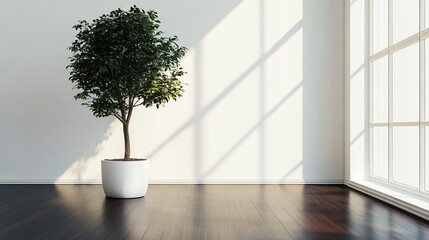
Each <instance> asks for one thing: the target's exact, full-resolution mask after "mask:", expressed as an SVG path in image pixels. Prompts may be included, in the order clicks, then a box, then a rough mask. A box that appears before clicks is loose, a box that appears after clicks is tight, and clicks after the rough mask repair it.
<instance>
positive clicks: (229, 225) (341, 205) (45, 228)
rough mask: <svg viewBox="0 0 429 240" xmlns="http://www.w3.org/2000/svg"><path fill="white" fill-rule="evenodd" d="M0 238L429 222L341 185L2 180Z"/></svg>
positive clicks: (422, 230) (229, 233) (258, 231)
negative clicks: (120, 190) (114, 186)
mask: <svg viewBox="0 0 429 240" xmlns="http://www.w3.org/2000/svg"><path fill="white" fill-rule="evenodd" d="M0 239H185V240H191V239H222V240H223V239H246V240H247V239H258V240H259V239H407V240H409V239H429V224H428V222H426V221H423V220H421V219H418V218H415V217H413V216H412V215H409V214H407V213H405V212H402V211H400V210H398V209H396V208H393V207H391V206H389V205H386V204H384V203H382V202H380V201H378V200H375V199H373V198H370V197H368V196H366V195H363V194H361V193H359V192H356V191H354V190H351V189H350V188H347V187H345V186H341V185H151V186H150V187H149V190H148V193H147V195H146V197H145V198H139V199H129V200H120V199H109V198H105V196H104V194H103V190H102V187H101V186H100V185H0Z"/></svg>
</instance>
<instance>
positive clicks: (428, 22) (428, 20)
mask: <svg viewBox="0 0 429 240" xmlns="http://www.w3.org/2000/svg"><path fill="white" fill-rule="evenodd" d="M428 27H429V0H426V1H425V28H428Z"/></svg>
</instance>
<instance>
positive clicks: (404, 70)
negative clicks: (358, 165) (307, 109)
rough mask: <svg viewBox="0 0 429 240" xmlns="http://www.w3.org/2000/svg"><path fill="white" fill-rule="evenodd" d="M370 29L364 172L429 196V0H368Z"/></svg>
mask: <svg viewBox="0 0 429 240" xmlns="http://www.w3.org/2000/svg"><path fill="white" fill-rule="evenodd" d="M370 30H371V31H370V132H371V134H370V136H371V137H370V145H371V147H370V166H369V171H370V173H369V175H370V177H371V179H373V180H376V181H379V182H382V183H385V184H387V185H391V186H395V187H398V188H402V189H404V190H408V191H411V192H414V193H417V194H420V195H424V196H429V42H428V44H427V41H429V0H371V5H370ZM426 176H427V177H426Z"/></svg>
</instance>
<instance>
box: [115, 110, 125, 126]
mask: <svg viewBox="0 0 429 240" xmlns="http://www.w3.org/2000/svg"><path fill="white" fill-rule="evenodd" d="M113 115H114V116H115V117H116V118H117V119H119V121H121V122H122V123H123V124H126V122H125V121H124V120H123V119H122V118H121V116H119V115H118V114H117V113H114V114H113Z"/></svg>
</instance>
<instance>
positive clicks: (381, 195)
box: [344, 180, 429, 221]
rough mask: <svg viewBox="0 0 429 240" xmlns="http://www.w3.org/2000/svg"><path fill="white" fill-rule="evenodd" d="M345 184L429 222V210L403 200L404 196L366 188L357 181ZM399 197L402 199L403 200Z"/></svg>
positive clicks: (347, 181)
mask: <svg viewBox="0 0 429 240" xmlns="http://www.w3.org/2000/svg"><path fill="white" fill-rule="evenodd" d="M344 184H345V185H347V186H349V187H351V188H353V189H356V190H358V191H360V192H363V193H365V194H368V195H370V196H372V197H374V198H377V199H380V200H382V201H384V202H386V203H389V204H391V205H393V206H395V207H398V208H400V209H402V210H405V211H407V212H409V213H411V214H414V215H416V216H418V217H421V218H423V219H425V220H428V221H429V209H426V208H422V207H420V206H417V205H416V204H412V203H410V202H409V201H406V198H403V195H402V194H395V195H392V194H386V193H385V192H383V191H382V190H377V189H374V188H373V187H369V186H366V185H367V184H365V183H361V182H356V181H350V180H346V181H345V182H344ZM379 189H380V188H379ZM399 197H402V199H400V198H399ZM423 202H424V200H423Z"/></svg>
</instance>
